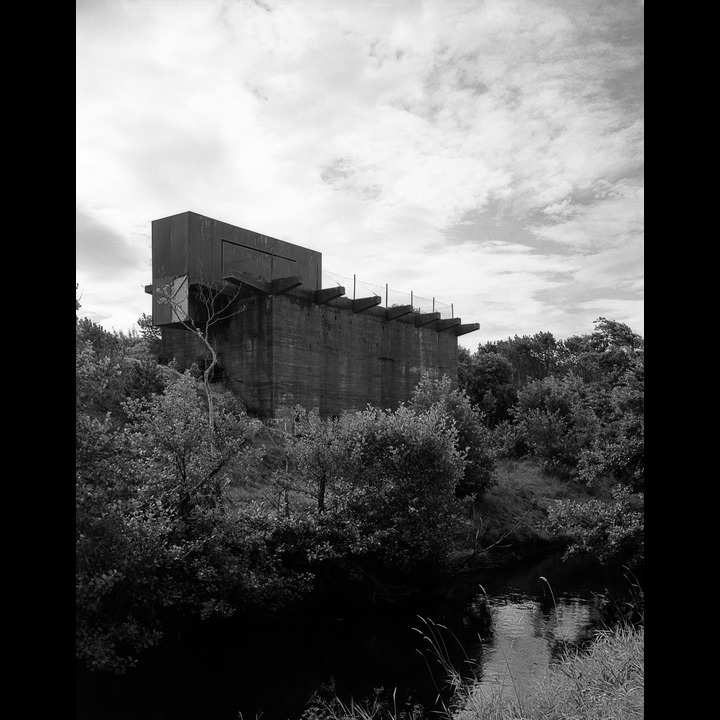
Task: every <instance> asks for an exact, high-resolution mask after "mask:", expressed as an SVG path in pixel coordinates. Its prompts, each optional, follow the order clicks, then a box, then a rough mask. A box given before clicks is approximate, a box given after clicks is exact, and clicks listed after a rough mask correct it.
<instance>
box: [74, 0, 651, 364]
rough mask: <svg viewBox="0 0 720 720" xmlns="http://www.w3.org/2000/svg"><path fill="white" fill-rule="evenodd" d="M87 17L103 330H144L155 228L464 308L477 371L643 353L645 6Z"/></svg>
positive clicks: (321, 8) (317, 2) (297, 8)
mask: <svg viewBox="0 0 720 720" xmlns="http://www.w3.org/2000/svg"><path fill="white" fill-rule="evenodd" d="M76 8H77V9H76V13H77V33H76V46H77V66H76V67H77V93H76V98H77V112H76V127H77V142H76V148H77V166H76V180H77V186H76V196H77V233H76V238H77V239H76V281H77V283H79V288H78V290H77V291H76V297H79V299H80V303H81V305H82V308H81V310H80V312H79V315H80V316H81V317H82V316H86V317H88V318H90V319H92V320H94V321H95V322H98V323H100V324H102V325H103V326H104V327H106V328H107V329H109V330H112V329H115V330H124V331H126V330H129V329H131V328H133V327H135V328H137V326H136V324H135V323H136V321H137V319H138V318H139V317H140V315H142V314H143V313H148V314H150V312H151V303H150V296H149V295H147V294H146V293H145V292H144V290H143V288H144V286H145V285H148V284H150V283H151V281H152V277H151V264H150V263H151V243H150V234H151V222H152V221H153V220H155V219H159V218H163V217H166V216H168V215H175V214H177V213H181V212H186V211H188V210H190V211H193V212H196V213H200V214H201V215H206V216H208V217H211V218H214V219H216V220H221V221H223V222H227V223H230V224H232V225H237V226H240V227H243V228H247V229H249V230H254V231H256V232H259V233H262V234H264V235H270V236H272V237H276V238H280V239H281V240H285V241H288V242H291V243H295V244H298V245H302V246H304V247H308V248H310V249H312V250H317V251H319V252H321V253H322V256H323V269H324V270H325V271H327V275H326V276H325V277H324V278H323V287H330V286H332V285H335V284H336V283H337V282H338V279H340V284H343V285H345V286H346V288H347V290H348V293H349V294H350V293H351V287H352V278H353V276H354V275H355V276H356V277H357V278H358V282H359V283H360V282H363V281H364V282H367V283H369V284H372V286H380V287H383V288H384V286H385V285H386V284H388V285H389V287H390V291H391V293H392V292H393V291H397V292H398V293H408V294H409V293H410V292H411V291H412V292H413V293H414V294H415V296H419V297H424V298H433V297H434V298H436V299H437V302H438V303H444V304H450V303H452V307H453V309H454V312H455V316H456V317H461V318H462V321H463V323H470V322H478V323H480V330H478V331H476V332H473V333H469V334H467V335H463V336H461V337H460V338H459V342H460V344H461V345H463V346H465V347H467V348H469V349H470V350H475V349H476V348H477V347H478V345H480V344H484V343H485V342H487V341H490V340H505V339H507V338H508V337H514V336H515V335H533V334H535V333H537V332H551V333H552V334H553V335H554V336H555V337H556V338H557V339H563V338H566V337H569V336H571V335H576V334H586V333H590V332H592V331H593V329H594V326H593V321H594V320H596V319H597V318H598V317H601V316H602V317H605V318H607V319H609V320H617V321H619V322H623V323H626V324H627V325H629V326H630V328H631V329H632V330H634V331H635V332H636V333H638V334H640V335H644V320H643V318H644V314H643V312H644V301H643V297H644V296H643V280H644V268H643V246H644V220H643V218H644V213H643V209H644V205H643V202H644V201H643V187H644V168H643V163H644V143H643V140H644V127H643V119H644V112H643V111H644V100H643V59H644V41H643V37H644V6H643V2H641V1H639V0H602V1H600V2H599V1H598V0H332V1H331V0H254V1H252V0H107V1H100V0H77V3H76ZM343 278H349V279H350V281H349V283H348V281H347V280H342V279H343ZM348 285H349V286H348ZM362 287H363V286H362V285H360V286H359V287H358V291H357V296H358V297H360V296H362V295H368V294H372V292H363V291H362V290H361V289H360V288H362ZM391 302H392V300H391Z"/></svg>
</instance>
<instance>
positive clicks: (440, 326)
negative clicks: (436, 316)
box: [433, 318, 462, 332]
mask: <svg viewBox="0 0 720 720" xmlns="http://www.w3.org/2000/svg"><path fill="white" fill-rule="evenodd" d="M461 322H462V321H461V320H460V318H448V319H447V320H438V321H437V322H436V323H435V325H433V330H436V331H437V332H443V331H444V330H449V329H450V328H452V327H457V326H458V325H459V324H460V323H461Z"/></svg>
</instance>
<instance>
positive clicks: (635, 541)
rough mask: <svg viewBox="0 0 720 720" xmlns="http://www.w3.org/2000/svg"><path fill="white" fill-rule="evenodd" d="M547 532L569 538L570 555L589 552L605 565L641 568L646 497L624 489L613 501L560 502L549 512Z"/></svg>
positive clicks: (616, 490)
mask: <svg viewBox="0 0 720 720" xmlns="http://www.w3.org/2000/svg"><path fill="white" fill-rule="evenodd" d="M547 527H548V530H549V531H550V532H552V533H555V534H557V535H559V536H563V537H566V538H568V540H569V545H568V549H567V551H566V554H567V555H572V554H576V553H580V552H588V553H592V554H593V555H596V556H597V557H598V559H599V560H600V561H601V562H603V563H608V562H611V561H613V562H619V563H625V564H626V565H628V566H629V567H636V566H639V565H640V564H641V563H642V561H643V555H644V530H645V521H644V495H643V494H642V493H639V494H636V495H633V494H632V493H631V492H630V490H629V489H628V488H626V487H623V486H620V485H618V486H616V487H615V488H613V490H612V500H611V501H609V502H604V501H601V500H588V501H586V502H578V501H573V500H557V501H555V502H554V503H552V504H551V505H550V507H549V509H548V522H547Z"/></svg>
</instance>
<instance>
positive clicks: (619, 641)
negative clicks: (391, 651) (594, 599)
mask: <svg viewBox="0 0 720 720" xmlns="http://www.w3.org/2000/svg"><path fill="white" fill-rule="evenodd" d="M644 651H645V631H644V628H643V627H631V626H627V625H625V626H620V627H618V628H615V629H614V630H608V631H605V632H601V633H598V634H597V635H596V637H595V639H594V641H593V642H592V643H591V644H590V645H589V646H587V647H586V648H585V649H584V650H581V651H578V650H572V651H571V650H568V651H567V652H566V653H565V655H564V657H563V658H562V659H561V660H560V661H559V662H557V663H554V664H552V665H550V666H549V667H548V670H547V674H546V676H545V678H544V679H543V680H542V682H539V683H537V684H536V685H535V686H534V687H533V688H530V689H529V690H526V691H525V692H524V693H522V694H520V693H518V695H517V696H516V697H514V698H513V697H508V696H507V695H503V694H501V693H483V692H482V691H481V687H480V684H479V683H470V684H465V685H459V678H456V677H453V675H454V673H456V671H455V669H453V668H448V671H449V677H448V682H450V683H453V682H455V683H457V684H458V688H457V691H456V694H455V696H454V697H453V699H452V701H451V703H450V704H449V706H446V707H445V708H444V710H443V711H437V710H436V711H434V713H433V714H434V715H435V716H437V717H438V718H439V720H529V719H532V718H543V720H617V718H622V719H623V720H636V719H637V720H640V719H641V718H643V717H644V707H645V660H644ZM303 720H411V716H410V715H409V714H408V712H407V711H406V710H399V709H398V708H397V707H396V706H393V704H392V703H391V702H388V701H381V700H380V699H376V700H375V701H369V702H368V703H366V704H362V703H360V704H354V703H353V704H351V705H347V704H344V703H342V702H340V701H339V700H337V699H335V700H333V701H331V702H322V701H317V702H316V703H315V704H312V705H311V706H309V707H308V709H307V710H306V712H305V714H304V715H303Z"/></svg>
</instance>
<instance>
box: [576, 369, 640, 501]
mask: <svg viewBox="0 0 720 720" xmlns="http://www.w3.org/2000/svg"><path fill="white" fill-rule="evenodd" d="M644 375H645V371H644V360H643V358H642V356H640V357H639V358H637V359H636V360H635V361H634V362H633V364H632V365H631V366H630V367H629V368H628V369H627V370H626V371H625V372H624V373H623V375H622V376H621V377H620V378H619V379H618V381H617V383H616V384H615V385H614V386H613V387H612V388H611V389H610V390H608V391H606V392H605V393H604V396H603V398H604V402H603V407H602V411H598V416H599V418H600V426H599V428H598V431H597V432H596V434H595V436H594V437H593V439H592V443H591V444H590V446H589V447H588V448H586V449H584V450H583V451H582V452H581V454H580V459H579V463H578V469H579V472H578V475H579V477H580V479H581V480H584V481H585V482H586V483H587V484H588V485H592V484H593V483H595V482H597V481H598V480H600V479H602V478H612V479H613V480H614V481H616V482H619V483H621V484H623V485H626V486H628V487H629V488H630V489H631V490H633V491H634V492H641V491H642V490H643V489H644V483H645V381H644Z"/></svg>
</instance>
